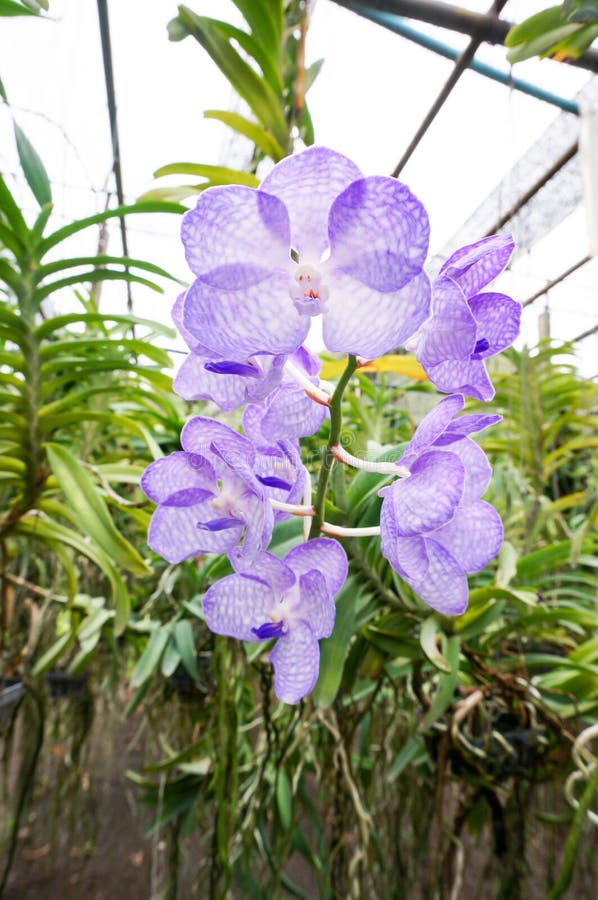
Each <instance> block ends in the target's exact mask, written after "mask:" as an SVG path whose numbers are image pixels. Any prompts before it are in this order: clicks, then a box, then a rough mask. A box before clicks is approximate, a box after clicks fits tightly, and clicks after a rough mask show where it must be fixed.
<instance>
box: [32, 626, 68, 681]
mask: <svg viewBox="0 0 598 900" xmlns="http://www.w3.org/2000/svg"><path fill="white" fill-rule="evenodd" d="M74 641H75V635H74V632H71V631H69V632H67V634H63V635H62V636H61V637H59V638H58V640H57V641H56V643H54V644H52V646H51V647H50V649H49V650H47V651H46V652H45V653H44V655H43V656H41V657H40V658H39V659H38V660H37V662H36V663H35V665H34V667H33V675H43V673H44V672H47V671H48V669H51V668H52V666H53V665H54V663H55V662H56V661H57V660H59V659H60V657H61V656H62V654H63V653H64V652H65V651H66V650H68V648H69V647H70V646H71V644H73V643H74Z"/></svg>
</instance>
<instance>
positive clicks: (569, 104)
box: [350, 2, 579, 115]
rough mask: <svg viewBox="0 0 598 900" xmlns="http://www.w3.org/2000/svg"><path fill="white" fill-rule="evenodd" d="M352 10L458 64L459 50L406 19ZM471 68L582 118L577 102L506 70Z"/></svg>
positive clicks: (477, 63)
mask: <svg viewBox="0 0 598 900" xmlns="http://www.w3.org/2000/svg"><path fill="white" fill-rule="evenodd" d="M350 8H351V9H352V10H353V11H354V12H356V13H357V14H358V15H360V16H362V17H363V18H364V19H369V20H370V21H371V22H375V23H376V24H377V25H382V27H383V28H387V29H388V30H389V31H392V32H394V33H395V34H400V35H401V37H404V38H407V40H409V41H411V42H412V43H414V44H418V45H419V46H420V47H424V48H425V49H426V50H432V51H433V52H434V53H437V54H438V55H439V56H443V57H444V58H445V59H451V60H453V61H454V60H456V59H458V57H459V51H458V50H455V48H454V47H451V46H449V45H448V44H445V43H443V42H442V41H438V40H436V38H433V37H431V36H430V35H428V34H424V33H423V32H421V31H417V29H415V28H412V27H411V26H410V25H407V24H405V22H404V21H403V20H402V19H399V18H397V16H394V15H392V14H390V13H387V12H384V11H380V12H379V11H378V10H373V9H370V8H369V7H368V6H364V5H363V4H362V3H354V2H351V7H350ZM469 68H470V69H471V70H472V71H473V72H477V73H478V74H480V75H484V76H485V77H486V78H490V79H491V80H492V81H497V82H499V83H500V84H504V85H507V86H508V87H511V88H513V89H514V90H516V91H520V92H521V93H523V94H527V95H528V96H530V97H535V98H536V99H537V100H544V101H545V102H546V103H550V104H552V105H553V106H557V107H558V108H559V109H562V110H563V112H569V113H573V114H574V115H579V106H578V104H577V103H576V102H575V101H574V100H569V99H567V98H565V97H559V96H558V95H557V94H553V93H551V92H550V91H546V90H544V88H541V87H539V86H538V85H535V84H531V83H530V82H529V81H524V80H523V79H522V78H516V77H514V76H512V75H511V73H510V72H504V71H503V70H502V69H497V68H496V67H495V66H490V65H488V64H487V63H483V62H480V61H479V60H477V59H475V58H474V59H472V60H471V62H470V64H469Z"/></svg>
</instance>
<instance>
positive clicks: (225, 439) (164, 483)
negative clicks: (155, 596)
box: [141, 416, 305, 565]
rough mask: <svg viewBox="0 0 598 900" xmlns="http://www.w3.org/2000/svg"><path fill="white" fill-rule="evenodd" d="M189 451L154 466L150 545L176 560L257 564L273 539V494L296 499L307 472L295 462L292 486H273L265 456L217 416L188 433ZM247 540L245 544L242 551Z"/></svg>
mask: <svg viewBox="0 0 598 900" xmlns="http://www.w3.org/2000/svg"><path fill="white" fill-rule="evenodd" d="M181 443H182V446H183V450H182V451H176V452H174V453H171V454H170V455H169V456H166V457H163V458H162V459H158V460H156V461H155V462H153V463H152V464H151V465H150V466H148V468H147V469H146V470H145V472H144V474H143V476H142V479H141V487H142V489H143V490H144V491H145V493H146V494H147V496H148V497H149V498H150V499H151V500H153V501H154V502H155V503H157V504H158V508H157V509H156V510H155V512H154V514H153V516H152V520H151V522H150V527H149V533H148V543H149V546H150V547H151V548H152V550H155V551H156V553H159V554H160V555H161V556H163V557H164V558H165V559H167V560H168V562H171V563H176V562H181V561H182V560H184V559H188V558H189V557H191V556H195V555H196V554H198V553H227V554H228V555H229V557H230V558H231V560H232V561H234V562H236V563H238V564H239V565H247V564H250V563H251V561H252V560H254V559H255V558H256V557H257V556H258V555H259V554H260V553H262V552H263V551H264V550H265V549H266V547H267V546H268V543H269V542H270V538H271V536H272V528H273V525H274V513H273V510H272V508H271V505H270V503H269V502H268V500H269V495H270V494H271V493H272V492H273V491H274V492H275V495H276V496H277V497H279V498H281V499H284V500H287V499H288V497H289V496H290V497H294V496H295V492H296V491H297V487H296V485H295V483H294V482H293V481H292V479H293V478H296V479H298V480H299V481H300V489H301V490H302V489H303V483H304V478H305V471H304V469H303V467H302V466H301V465H300V462H299V461H297V460H296V459H292V460H288V461H287V462H288V465H287V468H286V469H285V478H286V479H288V481H285V482H284V484H283V479H282V478H281V479H279V480H278V481H277V483H276V485H274V486H273V484H272V482H271V480H269V477H268V475H265V476H264V475H260V465H261V463H260V462H259V460H258V451H257V450H256V448H255V447H254V445H253V444H252V443H251V441H249V440H248V439H247V438H244V437H242V436H241V435H239V434H237V433H236V432H235V431H233V430H232V429H231V428H228V426H226V425H223V424H222V423H220V422H215V421H214V420H212V419H208V418H204V417H203V416H196V417H195V418H193V419H190V420H189V422H187V424H186V425H185V427H184V428H183V431H182V433H181ZM239 541H241V544H240V546H238V545H239Z"/></svg>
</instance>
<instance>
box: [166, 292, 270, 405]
mask: <svg viewBox="0 0 598 900" xmlns="http://www.w3.org/2000/svg"><path fill="white" fill-rule="evenodd" d="M184 299H185V295H184V294H180V295H179V297H178V298H177V300H176V301H175V304H174V307H173V309H172V318H173V321H174V324H175V325H176V327H177V330H178V331H179V333H180V334H181V336H182V337H183V339H184V341H185V343H186V344H187V346H188V347H189V349H190V350H191V353H190V354H189V356H187V357H186V358H185V360H184V361H183V363H182V365H181V367H180V368H179V370H178V372H177V374H176V375H175V378H174V382H173V388H174V390H175V392H176V393H177V394H178V395H179V396H180V397H182V398H183V399H184V400H212V401H213V402H214V403H216V404H217V405H218V406H219V407H220V409H222V410H224V412H230V411H231V410H233V409H238V407H239V406H243V404H244V403H250V402H256V401H259V400H263V399H264V397H267V396H268V394H269V393H270V392H271V391H272V390H273V388H275V387H276V385H277V384H278V383H279V382H280V379H281V378H282V367H283V366H284V363H285V361H286V359H287V357H286V355H278V356H266V355H263V354H258V355H255V356H250V357H248V358H247V359H245V360H242V361H239V360H232V359H225V358H224V357H223V356H221V355H220V354H218V353H216V352H214V351H213V350H210V349H209V348H208V347H205V346H203V345H202V344H200V343H199V341H198V340H197V339H196V338H195V337H194V336H193V335H192V334H191V332H190V331H188V330H187V329H186V328H185V325H184V323H183V302H184Z"/></svg>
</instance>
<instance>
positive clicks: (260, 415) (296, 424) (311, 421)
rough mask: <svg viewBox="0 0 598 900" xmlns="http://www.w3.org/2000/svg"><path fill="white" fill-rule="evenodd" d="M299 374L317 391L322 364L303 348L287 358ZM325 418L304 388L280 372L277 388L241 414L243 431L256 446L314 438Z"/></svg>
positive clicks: (321, 410)
mask: <svg viewBox="0 0 598 900" xmlns="http://www.w3.org/2000/svg"><path fill="white" fill-rule="evenodd" d="M289 362H291V363H292V364H293V365H294V366H295V367H296V368H298V369H299V371H300V372H301V373H302V374H304V375H305V376H306V377H307V378H308V379H309V380H310V381H311V382H312V384H313V385H314V386H315V387H317V386H318V382H319V378H318V374H319V372H320V369H321V368H322V364H321V362H320V360H319V359H318V357H317V356H314V354H313V353H310V351H309V350H308V349H307V348H306V347H299V349H298V350H296V351H295V353H293V355H292V356H291V357H290V358H289ZM327 415H328V410H327V408H326V407H325V406H322V404H321V403H316V402H315V401H314V400H312V399H311V397H309V396H308V395H307V394H306V392H305V388H304V387H302V386H301V385H300V384H298V383H297V382H296V381H295V380H294V379H293V378H292V377H291V376H289V375H287V374H286V372H283V378H282V382H281V384H279V385H278V386H277V387H275V388H274V389H273V390H272V391H271V393H270V394H269V395H268V397H267V398H266V399H265V400H264V402H263V403H259V404H257V403H253V404H250V405H249V406H247V408H246V409H245V412H244V413H243V429H244V431H245V434H246V435H247V437H248V438H249V439H250V440H251V441H253V443H254V444H256V445H257V446H263V445H264V444H269V443H273V442H275V441H280V440H282V439H283V438H290V439H291V440H292V439H297V438H301V437H307V436H308V435H310V434H315V433H316V431H318V430H319V428H320V425H321V424H322V422H323V421H324V419H325V418H326V416H327Z"/></svg>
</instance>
